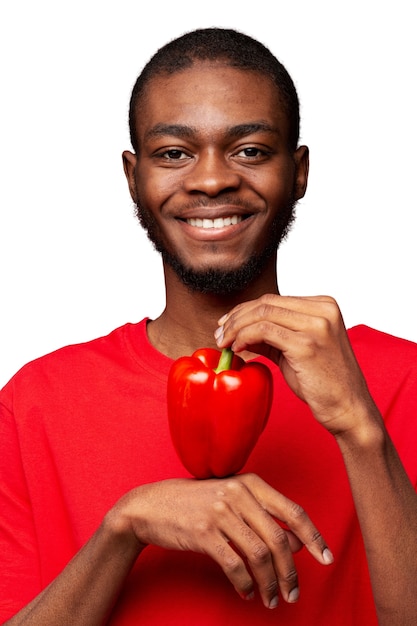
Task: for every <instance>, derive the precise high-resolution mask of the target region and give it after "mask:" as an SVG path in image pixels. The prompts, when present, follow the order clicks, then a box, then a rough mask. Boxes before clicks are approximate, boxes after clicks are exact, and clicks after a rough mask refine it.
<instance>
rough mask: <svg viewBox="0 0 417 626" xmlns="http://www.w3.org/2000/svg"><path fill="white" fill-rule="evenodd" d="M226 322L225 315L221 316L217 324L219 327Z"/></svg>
mask: <svg viewBox="0 0 417 626" xmlns="http://www.w3.org/2000/svg"><path fill="white" fill-rule="evenodd" d="M226 320H227V313H225V314H224V315H222V316H221V318H220V319H219V321H218V322H217V323H218V325H219V326H222V325H223V324H224V323H225V321H226Z"/></svg>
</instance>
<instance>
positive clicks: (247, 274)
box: [163, 254, 265, 296]
mask: <svg viewBox="0 0 417 626" xmlns="http://www.w3.org/2000/svg"><path fill="white" fill-rule="evenodd" d="M163 257H164V261H165V262H166V263H167V264H168V265H169V266H170V267H171V268H172V269H173V270H174V272H175V273H176V275H177V276H178V278H179V279H180V280H181V282H182V283H183V284H184V285H185V286H186V287H188V288H189V289H190V290H191V291H194V292H198V293H204V294H212V295H220V296H225V295H230V294H232V293H237V292H240V291H243V290H244V289H246V288H247V287H248V286H249V285H250V283H251V282H252V281H253V280H254V279H255V278H257V277H258V276H259V275H260V273H261V272H262V269H263V268H264V266H265V259H264V258H262V259H261V258H258V257H255V258H252V259H250V260H249V261H247V262H246V263H245V264H243V265H240V266H237V267H230V266H229V267H227V268H225V267H217V266H211V267H204V268H195V267H190V266H186V265H183V264H182V263H181V262H180V261H179V260H178V259H177V258H174V257H171V256H170V255H167V254H163Z"/></svg>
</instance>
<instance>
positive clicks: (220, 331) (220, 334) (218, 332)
mask: <svg viewBox="0 0 417 626" xmlns="http://www.w3.org/2000/svg"><path fill="white" fill-rule="evenodd" d="M214 338H215V340H216V342H217V343H219V344H220V343H221V342H222V341H223V339H224V330H223V326H219V328H216V330H215V332H214Z"/></svg>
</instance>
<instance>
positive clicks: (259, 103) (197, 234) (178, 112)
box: [124, 62, 308, 293]
mask: <svg viewBox="0 0 417 626" xmlns="http://www.w3.org/2000/svg"><path fill="white" fill-rule="evenodd" d="M139 109H140V110H139V111H138V124H137V128H138V131H137V132H138V145H139V146H140V149H139V154H138V155H137V157H136V158H135V157H134V155H131V154H130V153H125V155H124V161H125V170H126V174H127V176H128V180H129V186H130V190H131V194H132V197H133V199H134V201H135V203H136V205H137V213H138V217H139V219H140V221H141V223H142V225H143V226H144V227H145V228H146V230H147V232H148V235H149V237H150V239H151V240H152V241H153V243H154V245H155V247H156V249H157V250H159V251H160V252H161V253H162V255H163V259H164V262H165V263H167V264H168V265H170V266H171V267H172V268H173V269H174V270H175V272H176V273H177V275H178V276H179V277H180V278H181V280H182V281H183V282H185V284H187V285H188V286H189V287H190V288H192V289H196V290H199V291H203V292H211V293H228V292H230V291H236V290H240V289H243V288H245V287H246V286H247V284H249V283H250V282H251V281H252V280H253V279H254V278H256V277H257V276H258V275H259V274H260V272H261V271H262V269H263V268H264V267H265V265H266V264H267V263H268V261H269V260H270V259H271V258H275V252H276V249H277V246H278V244H279V242H280V240H281V239H282V237H283V236H285V234H286V232H287V230H288V226H289V224H290V222H291V221H292V218H293V208H294V204H295V202H296V200H297V199H299V198H300V197H302V195H303V194H304V191H305V186H306V179H307V169H308V156H307V151H306V150H305V149H304V148H300V149H299V150H298V151H296V152H295V153H293V152H291V151H290V150H289V148H288V145H287V135H288V124H287V120H286V117H285V115H284V113H283V111H282V106H281V104H280V101H279V95H278V93H277V90H276V88H275V87H274V85H273V84H272V82H271V81H270V80H269V79H268V78H267V77H265V76H263V75H262V74H258V73H256V72H252V71H243V70H239V69H236V68H232V67H229V66H226V65H223V64H218V63H217V64H213V63H208V62H206V63H197V64H195V65H193V66H192V67H191V68H189V69H187V70H183V71H181V72H178V73H175V74H173V75H171V76H161V77H157V78H154V79H152V81H151V82H150V84H149V85H148V87H147V91H146V95H145V98H144V99H143V100H142V101H141V106H140V107H139Z"/></svg>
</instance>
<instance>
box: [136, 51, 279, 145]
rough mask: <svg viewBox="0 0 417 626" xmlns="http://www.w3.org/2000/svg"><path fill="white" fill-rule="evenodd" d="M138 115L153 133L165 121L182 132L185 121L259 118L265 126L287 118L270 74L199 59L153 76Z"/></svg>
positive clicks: (224, 122)
mask: <svg viewBox="0 0 417 626" xmlns="http://www.w3.org/2000/svg"><path fill="white" fill-rule="evenodd" d="M136 115H137V122H138V127H139V126H140V127H141V129H142V132H150V133H153V134H154V135H156V134H157V133H159V134H161V132H162V129H163V132H164V133H165V131H166V126H167V125H171V126H172V127H173V130H174V131H175V134H177V131H178V132H181V133H182V134H184V133H186V132H189V131H188V130H187V127H193V126H195V127H197V126H200V124H204V123H205V122H207V121H213V123H215V121H216V119H217V120H218V121H219V122H220V121H221V123H222V125H223V126H227V127H230V126H236V125H239V126H241V127H243V126H244V125H245V124H246V125H247V124H257V125H259V126H260V127H261V126H262V125H263V126H264V130H267V128H266V127H269V129H271V128H274V129H276V127H277V125H278V120H279V118H282V119H281V120H280V125H281V124H282V121H283V120H284V119H285V118H286V115H285V113H284V110H283V106H282V102H281V99H280V94H279V91H278V89H277V87H276V85H275V84H274V83H273V81H272V80H271V79H270V78H269V77H267V76H265V75H264V74H262V73H260V72H257V71H254V70H245V69H241V68H235V67H231V66H230V65H226V64H224V63H223V64H218V63H216V64H213V63H198V64H194V65H193V66H191V67H189V68H186V69H183V70H181V71H178V72H175V73H173V74H169V75H166V74H163V75H157V76H155V77H153V78H152V79H151V80H150V81H149V83H148V85H147V89H146V92H145V94H144V97H143V99H142V102H141V104H140V106H139V107H138V108H137V110H136ZM175 126H178V128H174V127H175ZM180 126H181V127H182V128H181V129H180V128H179V127H180ZM145 129H146V130H145ZM236 132H240V131H236ZM242 132H244V133H245V132H246V130H243V129H242Z"/></svg>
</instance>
